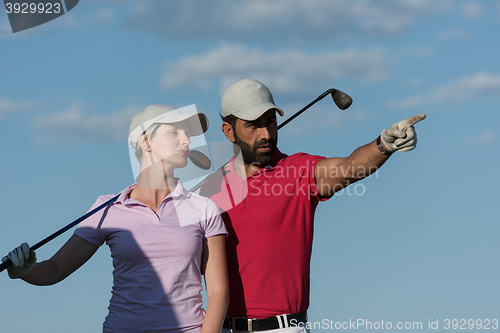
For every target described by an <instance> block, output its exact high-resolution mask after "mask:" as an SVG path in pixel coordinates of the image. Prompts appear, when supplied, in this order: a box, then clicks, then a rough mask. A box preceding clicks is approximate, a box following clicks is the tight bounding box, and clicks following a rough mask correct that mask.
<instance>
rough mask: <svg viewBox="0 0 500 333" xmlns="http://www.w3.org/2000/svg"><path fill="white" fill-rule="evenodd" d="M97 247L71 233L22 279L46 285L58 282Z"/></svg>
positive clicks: (89, 256) (85, 259)
mask: <svg viewBox="0 0 500 333" xmlns="http://www.w3.org/2000/svg"><path fill="white" fill-rule="evenodd" d="M98 248H99V247H98V246H96V245H94V244H91V243H89V242H87V241H86V240H84V239H83V238H81V237H79V236H77V235H73V236H71V238H70V239H69V240H68V241H67V242H66V244H64V245H63V246H62V247H61V248H60V249H59V251H57V253H56V254H54V255H53V256H52V258H50V259H49V260H45V261H42V262H40V263H36V264H35V266H33V268H32V269H31V271H30V272H29V274H28V275H26V276H24V277H22V278H21V279H23V280H24V281H26V282H28V283H31V284H34V285H37V286H48V285H52V284H55V283H58V282H60V281H62V280H64V279H65V278H66V277H68V276H69V275H70V274H71V273H73V272H74V271H76V270H77V269H78V268H80V266H82V265H83V264H84V263H86V262H87V260H89V259H90V258H91V257H92V256H93V255H94V253H95V252H96V251H97V249H98Z"/></svg>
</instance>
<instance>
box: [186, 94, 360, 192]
mask: <svg viewBox="0 0 500 333" xmlns="http://www.w3.org/2000/svg"><path fill="white" fill-rule="evenodd" d="M328 95H332V99H333V101H334V102H335V104H336V105H337V106H338V108H339V109H341V110H346V109H347V108H349V107H350V106H351V104H352V98H351V97H350V96H349V95H347V94H346V93H344V92H342V91H340V90H337V89H333V88H330V89H328V90H327V91H325V92H324V93H322V94H321V95H319V96H318V98H316V99H315V100H314V101H312V102H311V103H309V104H307V105H306V106H304V107H303V108H302V109H300V110H299V111H297V112H295V113H294V114H293V115H292V116H291V117H290V118H288V119H287V120H285V121H284V122H282V123H281V124H280V125H279V126H278V130H279V129H281V128H283V127H284V126H285V125H286V124H288V123H289V122H291V121H292V120H294V119H295V118H297V117H298V116H299V115H300V114H301V113H303V112H304V111H306V110H307V109H309V108H310V107H311V106H313V105H314V104H316V103H317V102H319V101H320V100H322V99H323V98H325V97H326V96H328ZM226 165H227V163H224V165H222V166H221V167H220V168H218V169H217V170H215V171H214V172H212V173H211V174H210V175H208V176H207V177H206V178H205V179H204V180H202V181H201V182H199V183H198V184H196V185H195V186H194V187H193V188H191V189H190V192H194V191H197V190H198V189H199V188H200V187H202V186H203V184H205V183H206V182H208V181H209V180H210V179H212V177H214V176H215V175H216V174H217V172H219V171H221V170H222V169H223V168H224V167H225V166H226Z"/></svg>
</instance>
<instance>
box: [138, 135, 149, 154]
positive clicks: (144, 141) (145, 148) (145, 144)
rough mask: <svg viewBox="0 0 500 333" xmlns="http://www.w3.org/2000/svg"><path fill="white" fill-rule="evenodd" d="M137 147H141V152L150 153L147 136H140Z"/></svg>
mask: <svg viewBox="0 0 500 333" xmlns="http://www.w3.org/2000/svg"><path fill="white" fill-rule="evenodd" d="M139 145H140V146H141V149H142V151H148V152H149V151H151V147H150V146H149V141H148V138H147V136H145V135H141V136H140V137H139Z"/></svg>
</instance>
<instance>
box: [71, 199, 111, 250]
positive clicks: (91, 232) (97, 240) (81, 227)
mask: <svg viewBox="0 0 500 333" xmlns="http://www.w3.org/2000/svg"><path fill="white" fill-rule="evenodd" d="M113 196H114V195H103V196H100V197H99V198H97V200H96V202H95V203H94V204H93V205H92V207H90V209H89V210H88V211H89V212H90V211H91V210H92V209H94V208H96V207H98V206H100V205H102V204H103V203H105V202H106V201H108V200H109V199H111V198H113ZM111 206H112V204H111V205H110V206H108V207H104V208H103V209H101V210H100V211H98V212H97V213H95V214H94V215H92V216H89V217H88V218H87V219H85V220H83V221H82V222H80V223H79V224H78V227H77V228H76V230H75V235H77V236H79V237H81V238H83V239H84V240H86V241H87V242H89V243H91V244H94V245H96V246H101V245H102V244H104V242H105V241H106V236H105V234H104V232H103V229H102V228H101V225H102V223H103V221H104V217H106V213H107V210H108V209H109V207H111Z"/></svg>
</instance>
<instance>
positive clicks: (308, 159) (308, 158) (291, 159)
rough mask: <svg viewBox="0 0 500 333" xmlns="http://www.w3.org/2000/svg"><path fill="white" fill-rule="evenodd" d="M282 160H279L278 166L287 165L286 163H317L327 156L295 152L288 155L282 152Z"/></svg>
mask: <svg viewBox="0 0 500 333" xmlns="http://www.w3.org/2000/svg"><path fill="white" fill-rule="evenodd" d="M280 154H281V157H280V160H279V161H278V162H277V164H276V166H286V165H304V164H311V163H316V162H318V161H319V160H322V159H324V158H326V157H324V156H319V155H311V154H308V153H303V152H299V153H294V154H292V155H286V154H283V153H281V152H280Z"/></svg>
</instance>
